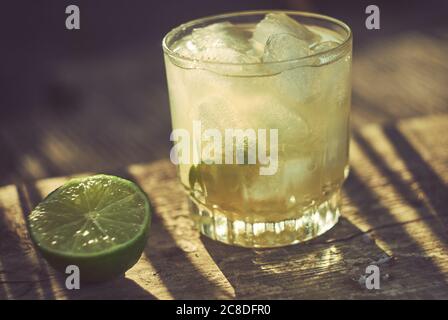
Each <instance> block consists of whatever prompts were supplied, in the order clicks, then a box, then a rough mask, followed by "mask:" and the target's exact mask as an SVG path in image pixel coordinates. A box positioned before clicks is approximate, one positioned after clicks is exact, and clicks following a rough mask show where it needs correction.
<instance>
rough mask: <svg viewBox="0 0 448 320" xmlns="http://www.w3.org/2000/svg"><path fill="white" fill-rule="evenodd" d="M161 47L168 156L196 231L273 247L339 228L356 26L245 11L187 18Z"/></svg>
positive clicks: (325, 19) (311, 17)
mask: <svg viewBox="0 0 448 320" xmlns="http://www.w3.org/2000/svg"><path fill="white" fill-rule="evenodd" d="M163 49H164V53H165V65H166V73H167V79H168V89H169V98H170V106H171V117H172V124H173V134H172V135H171V140H172V141H174V145H175V147H174V148H173V150H172V152H171V158H172V160H173V162H174V163H175V164H176V165H177V168H178V175H179V177H180V181H181V183H182V185H183V187H184V188H185V190H186V192H187V193H188V195H189V201H190V204H191V214H192V217H193V219H194V221H195V224H196V225H197V227H198V228H199V230H200V231H201V232H202V233H203V234H204V235H206V236H208V237H210V238H212V239H215V240H218V241H221V242H224V243H228V244H234V245H240V246H245V247H275V246H283V245H288V244H294V243H298V242H302V241H306V240H308V239H311V238H314V237H316V236H318V235H320V234H322V233H324V232H325V231H327V230H329V229H330V228H331V227H332V226H334V225H335V224H336V222H337V220H338V218H339V215H340V210H341V208H340V206H341V203H340V190H341V186H342V184H343V182H344V180H345V179H346V177H347V174H348V153H349V111H350V96H351V55H352V36H351V31H350V29H349V27H348V26H347V25H346V24H344V23H343V22H340V21H338V20H336V19H333V18H330V17H327V16H322V15H318V14H312V13H305V12H264V11H256V12H240V13H232V14H224V15H219V16H213V17H207V18H203V19H199V20H195V21H191V22H189V23H186V24H183V25H181V26H179V27H177V28H175V29H173V30H172V31H171V32H169V33H168V34H167V35H166V37H165V38H164V40H163ZM218 140H219V141H218Z"/></svg>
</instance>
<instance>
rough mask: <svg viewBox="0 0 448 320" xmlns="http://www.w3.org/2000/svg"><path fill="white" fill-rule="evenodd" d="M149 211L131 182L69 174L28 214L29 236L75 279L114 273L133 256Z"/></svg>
mask: <svg viewBox="0 0 448 320" xmlns="http://www.w3.org/2000/svg"><path fill="white" fill-rule="evenodd" d="M150 222H151V211H150V206H149V202H148V198H147V197H146V195H145V193H144V192H143V191H142V190H141V189H140V188H139V187H138V186H137V185H136V184H135V183H133V182H131V181H128V180H125V179H122V178H119V177H115V176H109V175H95V176H90V177H86V178H78V179H72V180H70V181H68V182H67V183H66V184H64V185H63V186H61V187H59V188H58V189H56V190H55V191H53V192H52V193H50V194H49V195H48V196H47V197H46V198H45V199H44V200H43V201H42V202H41V203H39V205H37V207H36V208H35V209H34V210H33V211H32V212H31V214H30V216H29V217H28V225H29V230H30V234H31V238H32V240H33V241H34V243H35V244H36V246H37V248H38V249H39V250H40V251H41V253H42V254H43V256H44V257H45V258H46V259H47V260H48V262H49V263H50V264H51V265H52V266H53V267H55V268H56V269H58V270H60V271H62V272H65V269H66V267H67V266H68V265H76V266H78V267H79V270H80V277H81V281H101V280H105V279H108V278H111V277H114V276H117V275H120V274H123V273H124V272H125V271H126V270H128V269H129V268H130V267H132V266H133V265H134V264H135V263H136V262H137V260H138V259H139V257H140V255H141V253H142V251H143V249H144V247H145V243H146V238H147V234H148V229H149V225H150Z"/></svg>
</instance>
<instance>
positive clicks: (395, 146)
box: [0, 116, 448, 299]
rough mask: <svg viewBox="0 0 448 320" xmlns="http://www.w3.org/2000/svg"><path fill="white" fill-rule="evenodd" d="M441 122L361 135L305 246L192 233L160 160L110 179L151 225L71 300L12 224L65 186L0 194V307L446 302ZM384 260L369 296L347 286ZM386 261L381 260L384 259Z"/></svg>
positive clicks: (447, 121) (446, 201) (447, 155)
mask: <svg viewBox="0 0 448 320" xmlns="http://www.w3.org/2000/svg"><path fill="white" fill-rule="evenodd" d="M447 126H448V116H440V117H426V118H419V119H410V120H406V121H402V122H399V123H398V124H397V125H394V126H392V125H388V126H384V127H381V126H377V125H371V126H366V127H365V128H364V129H363V130H362V131H357V132H358V133H355V134H354V136H353V139H352V150H351V162H352V163H351V167H352V170H351V173H350V176H349V179H348V181H347V183H346V185H345V188H344V191H345V195H344V210H343V218H342V219H341V221H340V222H339V223H338V224H337V225H336V226H335V227H334V228H333V229H332V230H331V231H330V232H328V233H327V234H325V235H324V236H322V237H319V238H317V239H315V240H313V241H310V242H308V243H305V244H301V245H296V246H290V247H284V248H278V249H267V250H266V249H265V250H250V249H243V248H237V247H230V246H227V245H223V244H220V243H216V242H214V241H211V240H208V239H206V238H204V237H201V236H199V234H198V233H197V232H196V231H195V230H194V229H193V225H192V223H191V221H190V220H189V218H188V207H187V201H186V196H185V195H184V193H183V191H182V189H181V187H180V185H179V184H178V182H177V179H176V172H175V168H174V166H172V165H171V163H170V162H169V161H167V160H161V161H157V162H153V163H150V164H138V165H131V166H128V167H127V168H126V170H123V171H122V172H120V174H121V175H123V176H126V177H128V178H131V179H133V180H135V181H137V182H138V183H139V184H140V185H141V186H142V188H143V189H144V190H145V191H146V192H147V193H148V194H149V197H150V200H151V202H152V204H153V206H154V208H155V211H156V212H155V217H154V220H153V225H152V227H151V235H150V238H149V240H148V244H147V247H146V249H145V252H144V254H143V255H142V257H141V259H140V260H139V262H138V263H137V264H136V265H135V266H134V267H133V268H132V269H131V270H129V271H128V272H127V273H126V277H125V278H121V279H116V280H114V281H110V282H106V283H103V284H97V285H88V286H83V287H82V289H81V290H79V291H75V292H74V291H67V290H66V289H64V278H63V277H62V276H61V275H60V274H58V273H56V272H55V271H53V270H52V268H51V267H49V266H47V264H46V263H45V261H44V260H42V259H41V258H39V255H38V254H36V252H35V251H34V249H33V247H32V244H31V242H30V240H29V238H28V235H27V231H26V228H25V223H24V216H25V215H26V214H28V212H29V211H30V209H31V208H32V207H33V206H34V205H35V204H36V203H37V202H38V201H39V199H40V198H41V197H43V196H44V195H46V194H47V193H48V192H50V191H51V190H53V189H54V188H55V187H57V186H59V185H60V184H61V183H63V182H64V181H65V180H66V179H68V177H64V178H57V179H45V180H40V181H38V182H36V183H27V184H20V185H18V186H15V185H9V186H5V187H2V188H0V208H1V209H0V210H1V212H0V235H1V241H0V298H9V299H11V298H16V299H30V298H61V299H63V298H73V299H79V298H92V299H102V298H125V299H154V298H157V299H172V298H175V299H184V298H198V299H207V298H222V299H227V298H241V299H250V298H270V299H277V298H285V299H301V298H312V299H316V298H330V299H334V298H350V299H360V298H366V299H370V298H445V299H446V298H448V245H447V244H448V240H447V235H448V233H447V230H448V228H447V224H446V222H447V216H448V210H447V209H446V208H447V205H448V197H446V196H447V195H448V192H447V181H448V180H447V179H448V152H447V146H448V141H447V138H446V136H443V134H440V133H441V132H443V130H446V128H447ZM384 254H388V255H390V256H392V257H393V258H392V259H390V260H388V262H387V263H384V264H381V265H380V268H381V272H382V275H383V277H384V278H383V280H382V281H381V289H380V290H376V291H375V290H366V289H363V288H362V287H361V286H360V285H359V284H358V282H357V280H358V279H359V277H360V275H361V274H363V273H364V269H365V267H366V266H367V265H369V264H371V263H373V262H375V261H378V260H379V259H381V258H382V257H384ZM386 260H387V259H386Z"/></svg>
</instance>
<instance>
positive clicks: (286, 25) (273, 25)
mask: <svg viewBox="0 0 448 320" xmlns="http://www.w3.org/2000/svg"><path fill="white" fill-rule="evenodd" d="M282 33H287V34H291V35H293V36H296V37H297V38H299V39H301V40H304V41H306V42H307V43H308V44H312V43H314V42H317V40H318V39H319V36H318V35H316V34H314V33H313V32H311V31H310V30H308V29H307V28H306V27H305V26H304V25H302V24H300V23H299V22H297V21H296V20H294V19H292V18H290V17H288V16H287V15H286V14H284V13H269V14H267V15H266V17H265V18H264V19H263V20H261V21H260V22H259V23H258V24H257V26H256V27H255V31H254V34H253V37H252V39H253V40H255V41H256V42H259V43H261V44H263V45H264V44H266V43H267V41H268V39H269V37H271V36H272V35H274V34H282Z"/></svg>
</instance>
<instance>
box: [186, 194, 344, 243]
mask: <svg viewBox="0 0 448 320" xmlns="http://www.w3.org/2000/svg"><path fill="white" fill-rule="evenodd" d="M190 212H191V214H192V216H193V220H194V221H195V225H196V227H197V228H198V229H199V231H200V232H201V233H202V234H203V235H205V236H207V237H209V238H211V239H213V240H217V241H220V242H223V243H227V244H230V245H237V246H242V247H249V248H272V247H280V246H286V245H291V244H295V243H299V242H303V241H307V240H310V239H312V238H315V237H317V236H319V235H321V234H323V233H324V232H326V231H328V230H329V229H331V228H332V227H333V226H334V225H335V224H336V223H337V222H338V219H339V215H340V192H339V191H337V192H335V193H334V194H333V195H331V196H330V198H329V199H328V200H327V201H325V202H323V203H321V204H320V205H318V206H313V207H311V208H310V209H307V210H305V211H304V212H303V214H302V215H301V216H300V218H296V219H288V220H283V221H276V222H255V223H248V222H246V221H243V220H231V219H229V218H228V216H227V215H226V214H224V213H223V212H222V211H220V210H219V209H210V208H208V207H206V206H204V205H203V204H201V203H199V202H198V201H197V200H195V199H194V198H191V197H190Z"/></svg>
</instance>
